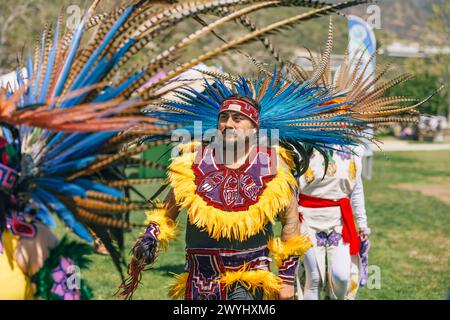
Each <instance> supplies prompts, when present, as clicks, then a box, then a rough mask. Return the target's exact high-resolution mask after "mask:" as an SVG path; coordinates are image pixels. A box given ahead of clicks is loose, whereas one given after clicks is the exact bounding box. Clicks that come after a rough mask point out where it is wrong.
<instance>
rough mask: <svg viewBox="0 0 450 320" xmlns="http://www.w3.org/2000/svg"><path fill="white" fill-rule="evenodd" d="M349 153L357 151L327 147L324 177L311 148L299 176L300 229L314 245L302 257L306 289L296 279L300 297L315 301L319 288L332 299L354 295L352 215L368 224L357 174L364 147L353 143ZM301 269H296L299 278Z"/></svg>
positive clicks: (361, 225)
mask: <svg viewBox="0 0 450 320" xmlns="http://www.w3.org/2000/svg"><path fill="white" fill-rule="evenodd" d="M336 148H338V147H336ZM353 152H355V153H356V154H350V153H344V152H337V151H334V152H333V151H332V152H328V155H329V157H328V158H329V165H328V170H327V173H326V175H325V177H323V176H324V168H325V161H324V159H323V157H322V156H321V155H320V153H319V152H317V151H314V153H313V155H312V157H311V160H310V164H309V168H308V170H307V172H306V173H305V174H304V175H303V176H301V178H300V181H299V184H300V190H301V193H300V195H299V212H300V219H301V220H303V222H302V232H303V233H306V234H308V235H309V237H310V239H311V241H312V242H313V243H314V247H313V248H311V249H310V250H308V252H307V253H306V255H305V259H304V271H305V286H304V293H303V292H302V290H301V285H300V280H298V281H297V284H298V288H299V290H298V298H299V299H302V298H303V299H305V300H318V299H319V298H320V292H321V290H322V289H326V290H327V294H328V297H329V298H330V299H354V298H355V296H356V291H357V289H358V287H359V276H360V259H359V250H360V241H359V236H358V234H357V231H356V227H355V225H354V220H353V216H354V218H355V219H356V223H357V226H358V229H361V228H363V229H364V230H368V228H367V217H366V210H365V205H364V190H363V184H362V179H361V168H362V164H361V157H360V155H362V153H363V148H362V147H355V148H353ZM322 178H323V179H322ZM352 211H353V215H352ZM302 273H303V269H302V268H299V274H298V279H299V278H301V276H302ZM324 284H327V286H324Z"/></svg>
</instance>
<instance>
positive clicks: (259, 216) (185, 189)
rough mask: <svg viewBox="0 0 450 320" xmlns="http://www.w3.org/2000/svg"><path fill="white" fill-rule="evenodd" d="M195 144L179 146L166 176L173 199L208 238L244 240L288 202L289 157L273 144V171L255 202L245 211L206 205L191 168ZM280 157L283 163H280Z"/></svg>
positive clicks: (292, 184)
mask: <svg viewBox="0 0 450 320" xmlns="http://www.w3.org/2000/svg"><path fill="white" fill-rule="evenodd" d="M195 147H196V145H195V144H187V145H184V146H182V147H181V148H180V150H182V154H181V155H180V156H178V157H176V158H174V159H173V161H172V163H171V165H170V166H169V180H170V182H171V185H172V188H173V191H174V195H175V199H176V201H177V203H178V204H179V205H180V206H181V208H187V209H188V217H189V221H190V223H192V224H194V225H196V226H197V227H198V228H199V229H201V230H203V231H207V232H208V234H209V235H210V237H211V238H213V239H216V240H218V239H220V238H227V239H236V240H239V241H245V240H246V239H248V238H249V237H251V236H254V235H256V234H258V233H259V232H261V231H264V230H265V227H266V225H267V224H268V223H269V222H270V223H274V222H275V217H276V216H277V215H278V214H279V213H281V212H283V211H284V210H285V209H286V208H287V207H288V206H289V204H290V201H291V199H292V196H293V195H294V191H295V189H296V187H297V182H296V180H295V178H294V176H293V175H292V173H291V172H290V166H292V158H291V155H290V154H289V152H288V151H287V150H285V149H283V148H281V147H278V148H277V155H278V159H277V160H278V161H277V174H276V176H275V177H274V178H273V179H272V180H271V181H269V182H268V183H267V185H266V188H265V190H264V191H263V193H262V194H261V196H260V197H259V200H258V202H257V203H255V204H253V205H251V206H250V207H249V208H248V210H245V211H237V212H233V211H224V210H221V209H218V208H215V207H213V206H210V205H208V203H207V202H206V201H204V200H203V198H202V197H201V196H199V195H198V194H197V193H196V190H197V185H196V184H195V174H194V172H193V170H192V164H193V163H194V160H195V156H196V152H195V149H196V148H195ZM281 159H282V160H283V161H284V163H286V164H287V166H283V165H280V163H281V161H280V160H281Z"/></svg>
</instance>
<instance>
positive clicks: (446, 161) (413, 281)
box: [82, 151, 450, 299]
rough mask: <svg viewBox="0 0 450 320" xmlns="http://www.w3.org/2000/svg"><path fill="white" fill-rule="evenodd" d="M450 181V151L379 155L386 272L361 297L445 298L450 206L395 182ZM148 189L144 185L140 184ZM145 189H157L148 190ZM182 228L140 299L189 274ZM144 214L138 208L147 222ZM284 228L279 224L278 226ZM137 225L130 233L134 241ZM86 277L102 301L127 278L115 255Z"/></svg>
mask: <svg viewBox="0 0 450 320" xmlns="http://www.w3.org/2000/svg"><path fill="white" fill-rule="evenodd" d="M443 177H444V178H446V179H450V151H439V152H401V153H400V152H399V153H386V154H382V153H377V154H376V155H375V159H374V174H373V180H371V181H366V182H365V193H366V206H367V214H368V220H369V226H370V227H371V228H372V235H371V238H370V239H371V251H370V256H369V264H370V265H376V266H378V267H379V268H380V271H381V288H380V289H370V290H369V289H368V288H363V289H361V290H360V292H359V299H443V298H446V297H447V291H448V288H449V286H450V272H449V271H450V268H449V262H450V260H449V257H450V255H449V252H450V250H449V248H450V205H447V204H445V203H444V202H442V201H440V200H438V199H436V198H434V197H431V196H424V195H422V194H421V193H419V192H414V191H405V190H399V189H396V188H393V187H392V186H393V185H395V184H399V183H420V184H424V183H433V181H435V180H433V179H436V178H443ZM141 190H142V189H141ZM142 191H143V192H144V193H146V194H150V191H149V190H147V191H145V190H142ZM449 192H450V190H449ZM180 217H181V219H180V226H181V233H180V236H179V239H178V240H177V241H175V242H173V243H172V244H171V246H170V249H169V251H168V252H167V253H161V254H160V258H159V260H158V261H157V263H156V264H155V268H154V270H152V271H148V272H146V273H145V275H144V277H143V280H142V285H141V287H140V288H139V289H138V290H137V292H136V294H135V296H134V299H167V298H168V297H167V285H168V284H169V283H170V281H171V273H172V272H173V273H180V272H183V267H184V233H183V230H184V220H185V219H186V215H185V214H184V213H183V214H182V215H180ZM143 219H144V214H143V213H139V214H136V215H135V216H134V218H133V220H135V221H139V222H142V221H143ZM277 230H278V228H277ZM138 232H139V231H138V230H136V231H134V232H132V233H130V234H128V236H127V244H128V248H130V247H131V245H132V243H133V241H134V239H135V238H136V236H137V234H138ZM82 276H83V277H84V278H85V279H87V280H88V281H89V283H90V285H91V287H92V288H93V289H94V293H95V298H96V299H114V297H113V293H114V292H115V291H116V289H117V286H118V285H119V283H120V278H119V276H118V274H117V272H116V271H115V269H114V266H113V264H112V263H111V261H110V259H109V257H105V256H99V255H95V256H94V257H93V262H92V266H91V268H90V270H87V271H84V272H83V274H82Z"/></svg>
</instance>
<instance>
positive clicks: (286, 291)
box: [279, 283, 295, 300]
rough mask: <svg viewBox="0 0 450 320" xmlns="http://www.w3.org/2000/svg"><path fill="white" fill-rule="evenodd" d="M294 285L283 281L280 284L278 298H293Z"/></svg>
mask: <svg viewBox="0 0 450 320" xmlns="http://www.w3.org/2000/svg"><path fill="white" fill-rule="evenodd" d="M294 292H295V289H294V285H293V284H285V283H283V284H282V285H281V290H280V295H279V299H280V300H293V299H294Z"/></svg>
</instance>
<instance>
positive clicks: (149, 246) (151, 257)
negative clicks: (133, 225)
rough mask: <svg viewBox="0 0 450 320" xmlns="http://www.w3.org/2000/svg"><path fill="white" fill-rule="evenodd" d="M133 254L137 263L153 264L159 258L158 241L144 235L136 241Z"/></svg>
mask: <svg viewBox="0 0 450 320" xmlns="http://www.w3.org/2000/svg"><path fill="white" fill-rule="evenodd" d="M132 252H133V255H134V257H135V258H136V259H137V261H144V262H145V263H146V264H152V263H153V262H155V260H156V258H157V257H158V241H157V240H156V239H154V238H152V237H151V236H148V235H144V236H142V237H140V238H139V239H138V240H137V241H136V243H135V245H134V246H133V248H132Z"/></svg>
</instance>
